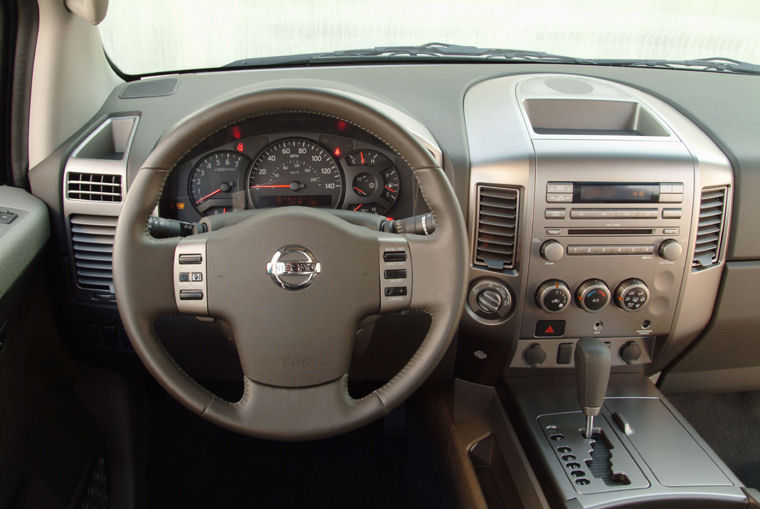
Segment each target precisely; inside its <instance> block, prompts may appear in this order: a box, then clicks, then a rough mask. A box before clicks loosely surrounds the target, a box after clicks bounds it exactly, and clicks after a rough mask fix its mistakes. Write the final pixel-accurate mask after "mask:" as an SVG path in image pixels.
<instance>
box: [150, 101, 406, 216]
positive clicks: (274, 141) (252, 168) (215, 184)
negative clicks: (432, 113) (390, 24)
mask: <svg viewBox="0 0 760 509" xmlns="http://www.w3.org/2000/svg"><path fill="white" fill-rule="evenodd" d="M415 193H416V187H415V183H414V182H413V179H412V175H411V170H410V169H409V167H408V165H407V164H406V162H405V161H404V160H403V159H402V158H400V157H399V156H398V155H396V153H395V152H393V151H392V150H391V149H390V148H389V147H387V146H386V145H385V144H384V143H383V142H382V141H381V140H379V139H376V138H374V137H373V136H371V135H370V134H369V133H367V132H366V131H363V130H362V129H360V128H358V127H356V126H354V125H351V124H349V123H347V122H345V121H343V120H338V119H331V118H326V117H321V116H317V115H309V114H279V115H267V116H262V117H257V118H253V119H248V120H246V121H244V122H241V123H239V124H236V125H233V126H229V127H227V128H225V129H224V130H222V131H220V132H218V133H215V134H213V135H212V136H210V137H208V138H207V139H206V140H205V141H204V142H203V143H202V144H200V145H199V146H198V147H196V148H195V149H194V150H193V151H192V152H191V153H190V154H188V156H186V157H185V158H184V160H183V161H182V162H180V163H179V164H178V166H177V169H176V171H175V172H174V173H173V174H172V178H171V181H170V182H169V184H168V185H167V189H166V192H165V193H164V196H163V200H162V203H161V210H160V211H161V215H162V216H164V217H171V218H174V219H179V220H182V221H189V222H194V221H197V220H199V219H200V218H201V217H202V216H208V215H213V214H222V213H225V212H232V211H237V210H244V209H250V208H257V209H260V208H272V207H282V206H289V205H300V206H308V207H325V208H334V209H345V210H351V211H354V212H366V213H372V214H379V215H383V216H388V217H399V218H400V217H407V216H410V215H414V204H415V199H414V197H415Z"/></svg>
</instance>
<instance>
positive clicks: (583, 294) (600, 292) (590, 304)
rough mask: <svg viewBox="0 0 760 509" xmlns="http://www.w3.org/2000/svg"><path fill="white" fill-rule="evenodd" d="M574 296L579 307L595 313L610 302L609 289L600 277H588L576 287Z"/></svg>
mask: <svg viewBox="0 0 760 509" xmlns="http://www.w3.org/2000/svg"><path fill="white" fill-rule="evenodd" d="M575 298H576V301H577V303H578V306H579V307H580V308H581V309H583V310H584V311H588V312H589V313H595V312H597V311H599V310H600V309H602V308H603V307H604V306H606V305H607V304H608V303H609V302H610V289H609V288H608V287H607V283H605V282H604V281H602V280H601V279H589V280H588V281H584V282H583V283H582V284H581V285H580V286H579V287H578V290H577V291H576V292H575Z"/></svg>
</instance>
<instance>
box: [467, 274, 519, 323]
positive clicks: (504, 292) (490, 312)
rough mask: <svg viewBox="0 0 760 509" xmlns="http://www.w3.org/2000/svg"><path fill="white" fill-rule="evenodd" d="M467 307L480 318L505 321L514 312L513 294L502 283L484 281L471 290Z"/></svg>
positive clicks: (490, 280)
mask: <svg viewBox="0 0 760 509" xmlns="http://www.w3.org/2000/svg"><path fill="white" fill-rule="evenodd" d="M467 305H468V307H469V309H470V310H471V311H472V312H473V313H475V314H476V315H477V316H478V317H480V318H483V319H486V320H503V319H504V318H506V317H507V316H509V313H511V312H512V293H511V292H510V291H509V288H508V287H507V285H505V284H504V283H502V282H501V281H498V280H494V279H483V280H480V281H478V282H477V283H475V284H474V285H473V286H472V287H471V288H470V293H469V295H468V297H467Z"/></svg>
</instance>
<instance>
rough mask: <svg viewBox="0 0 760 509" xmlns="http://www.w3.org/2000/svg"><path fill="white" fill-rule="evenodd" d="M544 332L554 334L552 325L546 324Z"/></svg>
mask: <svg viewBox="0 0 760 509" xmlns="http://www.w3.org/2000/svg"><path fill="white" fill-rule="evenodd" d="M544 333H545V334H554V327H552V326H551V325H550V326H548V327H547V328H546V330H545V331H544Z"/></svg>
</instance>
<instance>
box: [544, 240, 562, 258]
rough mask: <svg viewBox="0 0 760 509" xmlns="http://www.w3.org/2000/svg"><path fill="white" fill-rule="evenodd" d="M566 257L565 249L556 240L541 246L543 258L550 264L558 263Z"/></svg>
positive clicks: (548, 241)
mask: <svg viewBox="0 0 760 509" xmlns="http://www.w3.org/2000/svg"><path fill="white" fill-rule="evenodd" d="M563 256H565V248H564V247H562V244H560V243H559V242H557V241H556V240H547V241H546V242H544V243H543V244H541V258H543V259H544V260H546V261H549V262H558V261H560V260H561V259H562V257H563Z"/></svg>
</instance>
